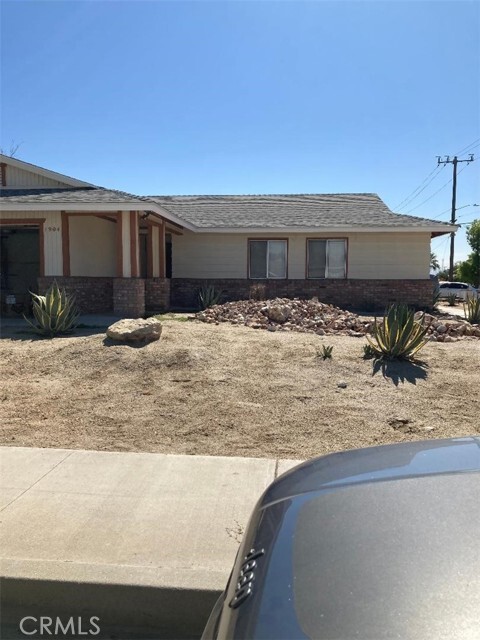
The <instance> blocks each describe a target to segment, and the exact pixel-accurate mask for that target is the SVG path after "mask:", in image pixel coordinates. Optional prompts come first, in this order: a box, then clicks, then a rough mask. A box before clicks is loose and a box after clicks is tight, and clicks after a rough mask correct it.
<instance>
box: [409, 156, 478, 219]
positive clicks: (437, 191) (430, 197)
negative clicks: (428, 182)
mask: <svg viewBox="0 0 480 640" xmlns="http://www.w3.org/2000/svg"><path fill="white" fill-rule="evenodd" d="M466 166H468V165H466ZM465 169H466V167H462V168H461V169H460V171H459V172H458V175H460V174H461V173H462V171H464V170H465ZM451 182H453V178H450V180H449V181H448V182H445V184H444V185H443V186H441V187H440V189H437V190H436V191H434V192H433V193H432V195H431V196H429V197H428V198H427V199H426V200H424V201H423V202H421V203H420V204H417V205H416V206H415V207H413V209H410V210H409V211H405V214H408V213H411V212H412V211H415V209H418V208H419V207H421V206H422V204H425V203H426V202H428V201H429V200H431V199H432V198H433V197H434V196H436V195H437V193H440V191H442V190H443V189H445V187H448V185H449V184H450V183H451ZM449 211H450V209H449Z"/></svg>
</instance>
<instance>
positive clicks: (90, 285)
mask: <svg viewBox="0 0 480 640" xmlns="http://www.w3.org/2000/svg"><path fill="white" fill-rule="evenodd" d="M54 280H56V281H57V284H58V286H59V287H61V288H62V289H63V288H64V289H65V290H66V292H67V293H69V294H70V295H72V294H73V295H74V296H75V299H76V302H77V305H78V307H79V309H80V312H81V313H112V312H113V279H112V278H80V277H63V276H43V277H40V278H38V290H39V292H40V293H45V291H46V290H47V289H48V287H49V286H50V285H51V284H52V282H53V281H54Z"/></svg>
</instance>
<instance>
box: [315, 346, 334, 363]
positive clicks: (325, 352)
mask: <svg viewBox="0 0 480 640" xmlns="http://www.w3.org/2000/svg"><path fill="white" fill-rule="evenodd" d="M332 352H333V346H331V345H328V344H324V345H322V350H321V351H319V352H318V356H319V357H320V358H322V360H331V359H332Z"/></svg>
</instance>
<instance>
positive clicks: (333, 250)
mask: <svg viewBox="0 0 480 640" xmlns="http://www.w3.org/2000/svg"><path fill="white" fill-rule="evenodd" d="M327 256H328V258H327V260H328V268H327V274H328V277H329V278H345V275H346V262H345V240H329V241H328V251H327Z"/></svg>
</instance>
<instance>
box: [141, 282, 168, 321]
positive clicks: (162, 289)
mask: <svg viewBox="0 0 480 640" xmlns="http://www.w3.org/2000/svg"><path fill="white" fill-rule="evenodd" d="M169 309H170V280H169V279H168V278H147V279H146V280H145V311H146V313H147V314H150V313H152V314H153V313H163V312H165V311H168V310H169Z"/></svg>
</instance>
